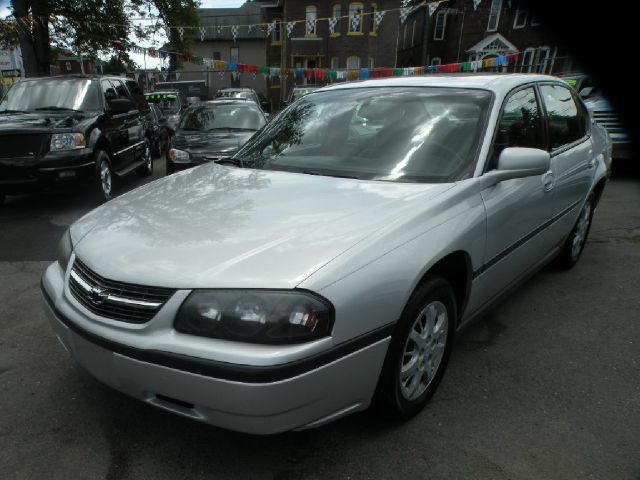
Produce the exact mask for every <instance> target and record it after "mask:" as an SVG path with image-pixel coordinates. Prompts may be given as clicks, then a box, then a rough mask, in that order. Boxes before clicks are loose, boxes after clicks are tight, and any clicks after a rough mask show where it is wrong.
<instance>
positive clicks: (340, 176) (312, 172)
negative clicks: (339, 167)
mask: <svg viewBox="0 0 640 480" xmlns="http://www.w3.org/2000/svg"><path fill="white" fill-rule="evenodd" d="M302 173H304V174H306V175H318V176H320V177H334V178H352V179H354V180H359V178H358V177H354V176H353V175H334V174H331V173H321V172H316V171H313V170H303V171H302Z"/></svg>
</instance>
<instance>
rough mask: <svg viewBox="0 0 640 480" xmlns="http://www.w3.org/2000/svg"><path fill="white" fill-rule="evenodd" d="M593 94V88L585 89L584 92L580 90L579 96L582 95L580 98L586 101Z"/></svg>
mask: <svg viewBox="0 0 640 480" xmlns="http://www.w3.org/2000/svg"><path fill="white" fill-rule="evenodd" d="M592 93H593V87H584V88H583V89H582V90H580V93H579V95H580V98H582V99H583V100H585V99H587V98H589V97H590V96H591V94H592Z"/></svg>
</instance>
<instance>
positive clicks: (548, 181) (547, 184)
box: [542, 171, 555, 192]
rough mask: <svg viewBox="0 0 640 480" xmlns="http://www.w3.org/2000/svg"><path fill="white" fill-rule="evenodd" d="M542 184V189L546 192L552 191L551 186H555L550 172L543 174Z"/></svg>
mask: <svg viewBox="0 0 640 480" xmlns="http://www.w3.org/2000/svg"><path fill="white" fill-rule="evenodd" d="M542 184H543V185H544V189H545V190H546V191H547V192H548V191H550V190H552V189H553V186H554V185H555V181H554V178H553V172H552V171H548V172H547V173H545V174H544V176H543V177H542Z"/></svg>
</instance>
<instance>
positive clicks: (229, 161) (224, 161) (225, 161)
mask: <svg viewBox="0 0 640 480" xmlns="http://www.w3.org/2000/svg"><path fill="white" fill-rule="evenodd" d="M213 163H218V164H220V165H234V166H236V167H240V168H243V167H244V164H243V163H242V160H240V159H239V158H219V159H217V160H214V161H213Z"/></svg>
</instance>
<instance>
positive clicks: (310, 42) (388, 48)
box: [261, 0, 400, 106]
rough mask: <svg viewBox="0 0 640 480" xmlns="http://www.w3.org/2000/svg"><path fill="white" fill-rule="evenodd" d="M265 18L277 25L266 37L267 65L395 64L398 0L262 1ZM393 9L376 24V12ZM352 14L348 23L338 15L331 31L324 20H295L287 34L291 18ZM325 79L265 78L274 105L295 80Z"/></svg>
mask: <svg viewBox="0 0 640 480" xmlns="http://www.w3.org/2000/svg"><path fill="white" fill-rule="evenodd" d="M261 3H262V4H263V6H264V7H265V8H264V10H265V21H267V22H272V21H274V20H275V21H276V25H277V27H276V28H275V29H274V30H273V32H272V33H271V35H270V36H269V38H267V44H266V49H267V66H269V67H281V68H307V69H312V68H331V69H345V68H349V69H357V68H367V67H369V68H374V67H394V66H395V64H396V43H397V41H398V31H399V30H398V29H399V20H398V11H397V9H398V8H399V7H400V0H376V1H371V0H361V1H358V2H353V1H347V0H324V1H323V0H289V1H287V0H271V1H269V0H263V1H262V2H261ZM389 9H396V11H393V12H389V13H387V14H386V15H385V16H384V17H383V19H382V22H381V23H380V25H379V26H378V27H376V26H375V24H374V20H373V13H374V12H375V11H376V10H389ZM348 16H356V17H358V18H359V19H360V20H359V21H355V22H351V21H350V19H349V18H341V19H340V20H339V21H338V23H337V25H336V26H335V30H334V33H331V31H330V28H329V24H328V22H327V21H326V20H322V21H318V22H317V23H315V25H313V22H301V23H296V25H295V26H294V28H293V31H292V32H291V36H287V34H286V23H287V22H290V21H294V20H313V19H325V18H329V17H348ZM308 83H324V81H323V80H322V81H321V80H310V79H306V78H300V79H293V78H292V77H291V76H288V77H284V78H282V79H274V80H273V81H270V82H269V93H270V97H271V99H272V101H273V103H274V105H276V106H279V104H278V102H279V101H282V100H283V99H286V98H288V95H289V94H290V92H291V89H292V88H293V85H294V84H308Z"/></svg>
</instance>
